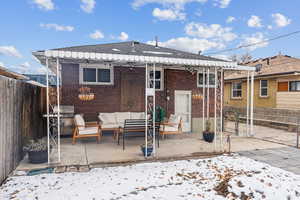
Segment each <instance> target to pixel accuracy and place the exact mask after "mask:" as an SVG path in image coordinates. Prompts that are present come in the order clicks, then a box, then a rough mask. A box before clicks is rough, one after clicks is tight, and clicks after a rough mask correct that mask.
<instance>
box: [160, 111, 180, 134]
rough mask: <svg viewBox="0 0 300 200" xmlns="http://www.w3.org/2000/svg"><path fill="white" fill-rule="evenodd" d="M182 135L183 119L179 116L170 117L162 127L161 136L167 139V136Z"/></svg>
mask: <svg viewBox="0 0 300 200" xmlns="http://www.w3.org/2000/svg"><path fill="white" fill-rule="evenodd" d="M175 134H182V118H181V117H180V116H178V115H173V114H171V115H170V118H169V119H168V121H167V122H163V123H161V125H160V135H161V136H162V137H163V139H164V138H165V135H175Z"/></svg>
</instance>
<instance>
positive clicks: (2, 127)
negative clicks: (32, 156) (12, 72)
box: [0, 76, 46, 184]
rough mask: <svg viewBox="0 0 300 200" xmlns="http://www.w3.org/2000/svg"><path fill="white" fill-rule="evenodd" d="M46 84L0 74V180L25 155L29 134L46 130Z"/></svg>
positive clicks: (30, 136)
mask: <svg viewBox="0 0 300 200" xmlns="http://www.w3.org/2000/svg"><path fill="white" fill-rule="evenodd" d="M45 94H46V88H42V87H39V86H35V85H32V84H29V83H26V82H23V81H20V80H15V79H11V78H7V77H4V76H0V184H1V183H2V182H3V180H5V178H6V177H7V176H8V174H9V173H11V172H12V171H13V170H14V169H15V168H16V167H17V165H18V163H19V162H20V160H21V159H22V157H23V151H22V148H23V145H24V142H25V141H26V139H28V138H38V137H42V136H43V135H44V134H45V131H44V130H45V128H46V126H45V124H44V123H45V122H44V120H43V118H42V114H43V113H44V111H45V106H46V99H45V98H46V95H45Z"/></svg>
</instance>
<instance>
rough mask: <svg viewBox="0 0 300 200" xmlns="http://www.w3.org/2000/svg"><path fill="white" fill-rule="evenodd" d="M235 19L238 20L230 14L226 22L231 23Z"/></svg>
mask: <svg viewBox="0 0 300 200" xmlns="http://www.w3.org/2000/svg"><path fill="white" fill-rule="evenodd" d="M235 20H236V18H235V17H233V16H229V17H227V19H226V23H228V24H230V23H232V22H234V21H235Z"/></svg>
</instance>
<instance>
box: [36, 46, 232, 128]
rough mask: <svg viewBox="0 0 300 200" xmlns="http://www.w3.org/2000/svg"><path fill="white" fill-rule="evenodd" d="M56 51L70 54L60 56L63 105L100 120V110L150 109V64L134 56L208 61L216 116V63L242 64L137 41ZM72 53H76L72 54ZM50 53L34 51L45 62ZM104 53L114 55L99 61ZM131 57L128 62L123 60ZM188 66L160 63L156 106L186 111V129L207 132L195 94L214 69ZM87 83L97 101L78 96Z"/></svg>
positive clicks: (53, 65)
mask: <svg viewBox="0 0 300 200" xmlns="http://www.w3.org/2000/svg"><path fill="white" fill-rule="evenodd" d="M56 51H60V52H61V53H62V54H61V56H66V57H67V58H62V57H61V58H60V59H59V62H60V64H61V80H62V89H61V104H62V105H73V106H74V110H75V113H83V114H84V116H85V118H87V119H88V120H97V115H98V113H110V112H127V111H130V112H141V111H144V110H145V82H146V81H145V64H143V63H138V62H136V61H134V59H138V58H140V57H142V59H143V58H144V59H155V60H154V61H151V60H149V63H151V62H152V63H153V62H157V63H161V60H162V59H165V60H166V59H169V60H170V62H173V60H174V59H175V60H176V59H177V60H178V62H180V61H181V60H188V59H190V60H193V61H195V63H196V61H197V60H198V61H199V62H205V63H206V64H207V65H210V64H211V67H210V68H211V72H212V73H211V74H210V76H209V77H210V81H209V83H210V86H209V87H210V90H209V91H210V92H209V93H210V95H209V96H210V103H209V107H210V109H209V115H210V117H213V116H214V87H215V86H214V81H213V80H214V78H215V77H214V76H215V74H214V69H215V68H216V67H215V66H220V67H223V66H224V67H226V66H228V67H230V66H231V65H232V66H233V67H237V65H236V63H232V62H227V61H223V60H220V59H216V58H212V57H206V56H202V55H198V54H193V53H188V52H183V51H178V50H174V49H169V48H164V47H159V46H154V45H149V44H144V43H140V42H136V41H131V42H121V43H112V44H100V45H86V46H76V47H67V48H59V49H54V50H53V52H56ZM69 52H75V53H70V54H69ZM46 53H47V51H38V52H34V55H35V56H36V57H37V58H38V59H39V60H40V61H41V63H43V64H45V57H44V55H45V54H46ZM96 53H97V55H96ZM102 54H103V56H104V55H107V56H108V57H107V58H104V61H102V62H98V63H97V62H96V61H95V60H96V59H95V58H96V56H102ZM77 55H78V56H77ZM72 56H74V58H73V59H68V58H71V57H72ZM85 56H88V58H89V59H84V57H85ZM117 56H120V61H114V62H112V61H109V60H112V59H114V58H117ZM130 56H134V57H130ZM50 58H51V57H50ZM91 58H92V59H91ZM127 58H128V60H127V61H121V60H122V59H123V60H125V59H127ZM105 59H106V60H107V61H105ZM180 59H181V60H180ZM56 61H57V60H56V59H49V65H50V68H51V69H52V70H53V71H54V72H55V71H56V70H55V69H56ZM168 62H169V61H168ZM144 63H145V62H144ZM188 66H189V65H188V63H187V64H186V65H184V64H180V65H178V64H177V65H176V64H174V65H170V64H157V65H156V72H155V79H156V80H155V82H156V105H159V106H161V107H163V108H164V109H165V110H166V113H167V116H169V115H170V114H174V113H175V114H181V115H182V117H183V120H184V128H183V129H184V131H186V132H190V131H196V130H198V131H199V130H201V127H202V122H201V119H202V104H201V102H202V101H201V100H199V99H198V100H195V101H194V100H192V95H194V94H195V95H196V94H202V87H203V79H202V78H203V75H202V69H203V68H208V67H209V66H207V67H203V66H201V67H200V68H199V71H198V69H197V67H195V68H194V67H192V66H191V65H190V66H191V67H188ZM150 68H152V64H151V65H150V64H149V66H148V70H149V71H148V77H147V79H148V80H149V81H148V87H150V88H151V87H152V88H153V81H154V80H153V79H154V76H153V75H154V74H153V73H152V71H151V70H150ZM216 69H217V68H216ZM230 69H231V68H230ZM197 71H198V72H197ZM218 74H219V75H220V74H221V71H220V68H218ZM219 77H220V76H219ZM83 86H88V87H89V88H90V89H91V91H92V92H93V93H94V94H95V99H93V100H92V101H85V102H84V101H82V100H80V99H79V98H78V94H79V89H80V88H81V87H83ZM218 94H219V92H218ZM205 105H206V104H205ZM218 105H219V104H218Z"/></svg>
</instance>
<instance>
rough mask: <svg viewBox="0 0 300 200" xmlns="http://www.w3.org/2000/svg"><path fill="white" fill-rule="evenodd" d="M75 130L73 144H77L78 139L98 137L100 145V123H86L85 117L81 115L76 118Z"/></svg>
mask: <svg viewBox="0 0 300 200" xmlns="http://www.w3.org/2000/svg"><path fill="white" fill-rule="evenodd" d="M74 123H75V129H74V132H73V141H72V144H75V143H76V139H77V138H88V137H96V139H97V143H99V141H100V139H101V136H102V132H101V129H100V126H99V124H98V122H85V121H84V119H83V117H82V116H81V115H79V114H76V115H75V116H74Z"/></svg>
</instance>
